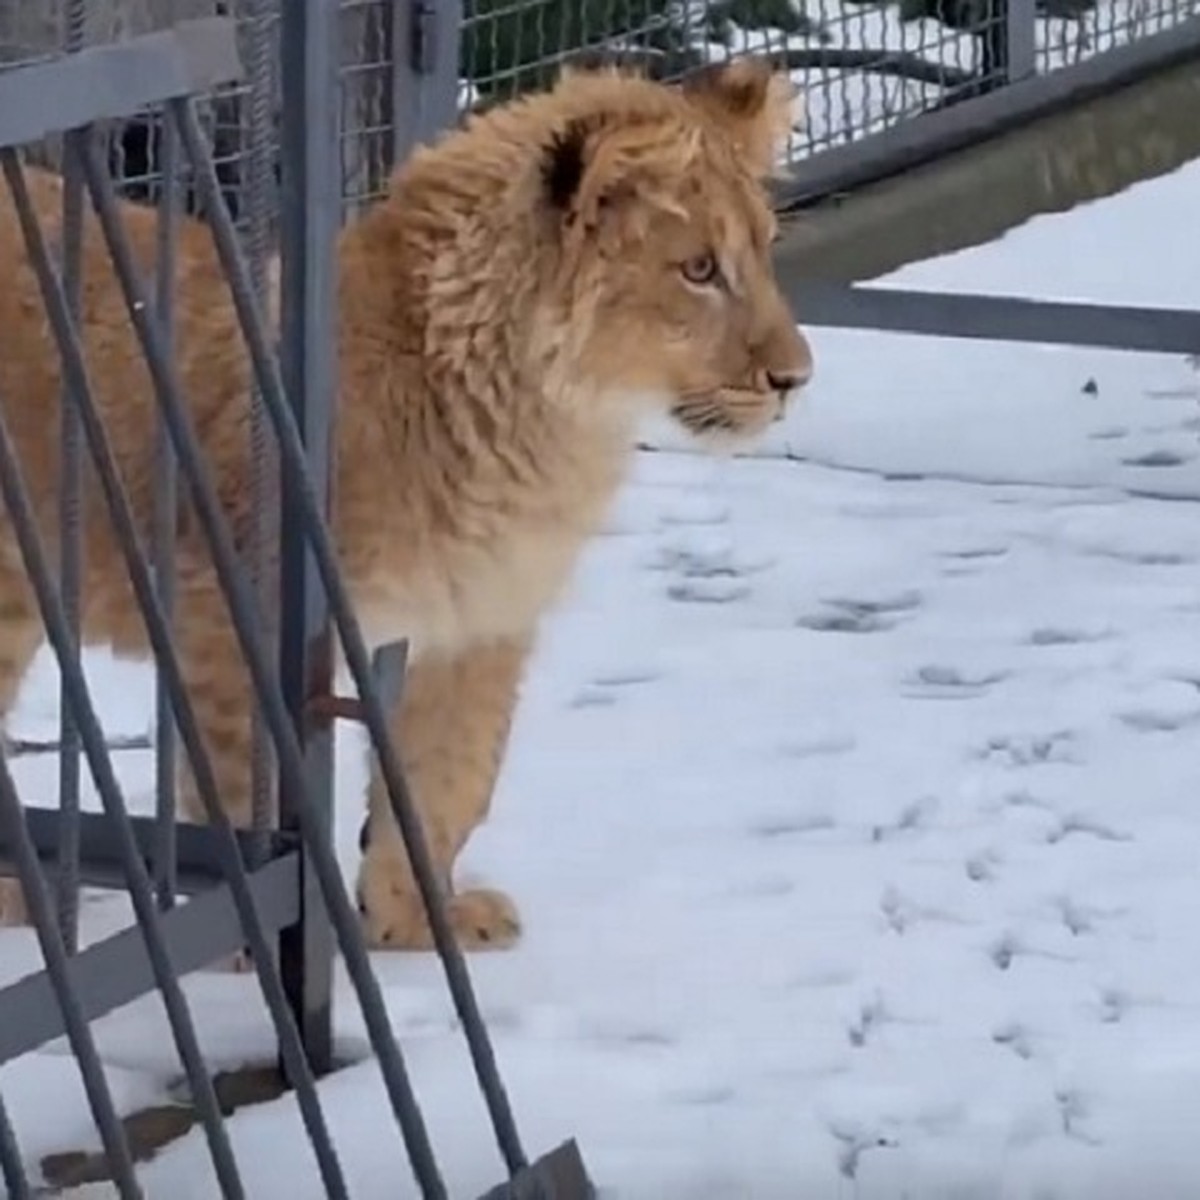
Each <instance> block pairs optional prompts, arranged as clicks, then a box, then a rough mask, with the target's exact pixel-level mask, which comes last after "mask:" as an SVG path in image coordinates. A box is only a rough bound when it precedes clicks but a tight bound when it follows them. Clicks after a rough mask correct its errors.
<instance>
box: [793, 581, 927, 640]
mask: <svg viewBox="0 0 1200 1200" xmlns="http://www.w3.org/2000/svg"><path fill="white" fill-rule="evenodd" d="M822 603H823V604H824V605H825V606H826V607H825V610H824V611H820V612H815V613H810V614H807V615H805V616H801V617H797V618H796V625H797V626H798V627H800V628H801V629H811V630H814V631H816V632H819V633H879V632H883V631H886V630H889V629H894V628H895V627H896V625H898V624H899V623H900V621H901V620H902V619H904V618H905V617H906V616H909V615H911V614H912V613H913V612H915V611H916V610H917V609H918V608H920V607H921V603H922V597H921V593H920V592H916V591H906V592H900V593H897V594H896V595H893V596H883V597H880V598H878V599H873V600H871V599H854V598H851V597H830V598H829V599H827V600H824V601H822Z"/></svg>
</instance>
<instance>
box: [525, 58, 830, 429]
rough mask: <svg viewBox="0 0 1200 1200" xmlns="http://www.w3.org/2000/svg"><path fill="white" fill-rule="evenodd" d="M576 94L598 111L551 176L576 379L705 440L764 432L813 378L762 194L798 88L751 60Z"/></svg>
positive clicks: (556, 158)
mask: <svg viewBox="0 0 1200 1200" xmlns="http://www.w3.org/2000/svg"><path fill="white" fill-rule="evenodd" d="M568 85H574V86H575V87H576V88H578V89H580V90H581V91H582V90H583V89H585V88H589V87H590V88H591V89H592V92H593V93H594V98H595V102H596V111H595V113H594V114H591V115H587V116H582V117H578V118H576V119H575V120H574V121H573V122H572V123H571V124H570V125H569V126H568V128H567V129H566V130H565V131H564V132H563V134H562V135H561V137H560V139H559V140H558V141H557V142H556V143H555V145H554V146H553V147H552V148H551V152H550V153H551V158H550V162H549V164H548V170H547V185H548V188H549V190H550V195H551V198H552V200H553V201H554V204H555V206H556V208H557V210H558V212H559V213H560V214H561V216H560V219H561V221H562V231H563V232H562V239H563V256H562V266H563V272H562V276H563V278H562V286H563V289H564V293H565V308H566V315H567V320H568V322H569V323H570V325H571V327H572V328H573V329H575V330H583V331H584V332H583V333H582V334H576V336H578V337H581V338H582V339H583V341H582V344H581V345H580V347H579V351H578V364H579V367H580V369H581V370H582V371H583V372H584V373H585V375H586V376H587V377H588V378H589V379H591V380H594V381H596V382H598V383H600V384H601V388H602V390H603V391H610V392H620V393H626V394H628V393H631V392H632V393H636V394H649V395H653V396H656V397H662V398H664V400H665V404H666V405H667V407H668V409H669V411H670V413H671V414H672V415H673V416H674V417H675V418H676V419H677V420H678V421H679V422H680V423H681V424H682V425H684V427H685V428H687V429H688V430H690V431H691V432H692V433H694V434H697V435H701V436H705V435H710V436H711V435H715V436H720V435H726V436H728V435H733V436H739V437H745V436H750V435H753V434H755V433H758V432H760V431H761V430H762V429H763V428H764V427H765V426H767V425H768V424H769V423H770V422H771V421H773V420H776V419H777V418H778V417H780V416H781V415H782V413H783V411H784V408H785V405H786V403H787V401H788V399H789V397H790V396H791V394H792V393H793V392H794V391H795V390H796V389H798V388H800V387H802V386H803V385H804V384H805V383H806V382H807V381H808V379H809V377H810V375H811V374H812V354H811V351H810V350H809V346H808V343H807V342H806V340H805V339H804V337H803V336H802V335H801V333H800V332H799V331H798V330H797V328H796V324H795V320H794V318H793V317H792V314H791V313H790V312H789V311H788V307H787V305H786V303H785V302H784V300H783V297H782V296H781V295H780V292H779V289H778V287H777V285H776V282H775V278H774V274H773V270H772V264H771V242H772V239H773V236H774V232H775V221H774V216H773V214H772V212H771V210H770V207H769V205H768V203H767V197H766V194H765V192H764V189H763V187H762V179H763V177H764V176H765V175H766V174H767V172H768V171H769V170H770V169H771V166H772V163H773V159H774V152H775V139H776V137H777V136H778V134H779V132H780V130H781V129H782V130H784V131H786V128H787V122H788V121H789V114H788V112H787V104H788V102H789V101H790V98H791V88H790V84H788V83H786V82H784V81H783V80H781V79H779V78H777V77H774V76H772V74H771V73H770V71H769V70H768V69H767V68H766V66H765V64H762V63H759V62H756V61H753V60H740V61H738V62H735V63H732V64H730V65H728V66H726V67H722V68H716V69H710V70H709V71H708V72H705V73H704V74H702V75H700V76H698V77H696V78H695V79H694V80H692V81H690V82H689V83H688V84H686V85H685V86H684V88H683V89H674V88H667V87H664V86H662V85H657V84H651V83H649V82H646V81H642V80H632V79H628V78H626V79H624V80H620V79H619V78H618V77H615V76H612V75H608V76H605V75H599V76H591V77H587V76H573V77H568V80H567V81H566V82H564V84H562V85H560V87H567V86H568ZM606 89H607V91H606ZM622 89H627V91H626V92H625V94H624V96H623V94H622ZM625 96H627V97H628V99H627V102H626V103H625V105H624V106H622V104H621V101H622V100H623V99H624V98H625Z"/></svg>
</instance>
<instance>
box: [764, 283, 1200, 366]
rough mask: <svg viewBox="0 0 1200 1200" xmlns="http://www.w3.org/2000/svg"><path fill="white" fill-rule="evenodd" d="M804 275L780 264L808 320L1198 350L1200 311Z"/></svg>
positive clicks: (1161, 350) (787, 289) (1158, 350)
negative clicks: (830, 280)
mask: <svg viewBox="0 0 1200 1200" xmlns="http://www.w3.org/2000/svg"><path fill="white" fill-rule="evenodd" d="M800 274H801V267H800V265H799V264H797V265H795V266H793V265H791V264H789V263H786V262H784V263H781V264H780V266H779V281H780V285H781V287H782V288H783V291H784V294H785V295H786V296H787V298H788V301H789V303H790V304H791V305H792V306H793V308H794V310H795V312H796V314H797V319H798V320H800V321H802V322H803V323H804V324H806V325H818V326H819V325H825V326H836V327H838V328H843V329H880V330H887V331H889V332H892V333H921V334H930V335H932V336H935V337H953V338H979V339H983V340H991V341H1001V342H1036V343H1040V344H1042V345H1047V346H1096V347H1101V348H1105V349H1110V350H1134V351H1143V352H1146V353H1151V354H1195V353H1197V351H1200V310H1196V311H1191V310H1187V309H1175V308H1132V307H1121V306H1116V305H1104V304H1075V303H1068V302H1066V301H1057V300H1023V299H1019V298H1017V297H1014V296H979V295H973V294H970V293H963V292H920V291H912V290H910V289H904V288H885V287H862V286H851V285H849V284H842V283H827V282H824V281H820V282H818V281H815V280H807V279H803V278H800V277H799V276H800Z"/></svg>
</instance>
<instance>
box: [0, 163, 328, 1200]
mask: <svg viewBox="0 0 1200 1200" xmlns="http://www.w3.org/2000/svg"><path fill="white" fill-rule="evenodd" d="M88 151H89V152H88V154H87V155H86V156H85V158H84V164H83V165H84V172H85V177H86V178H87V181H88V189H89V191H90V192H91V193H92V196H93V202H96V201H95V198H96V191H97V183H96V181H97V179H99V180H100V181H102V184H103V185H107V186H108V188H109V191H108V192H107V193H106V196H107V199H108V200H109V202H110V204H114V203H115V200H114V198H113V195H112V191H111V182H110V181H109V180H108V178H107V175H105V173H104V170H103V167H102V165H101V163H100V161H99V155H98V150H97V148H96V146H95V144H94V143H91V144H89V147H88ZM5 170H6V172H7V173H8V174H9V178H10V181H13V180H15V184H14V185H13V187H12V190H13V197H14V203H15V205H16V208H17V213H18V217H19V219H20V221H21V225H22V230H23V233H24V236H25V240H26V245H27V247H28V250H29V257H30V260H31V262H32V264H33V266H34V269H35V271H36V273H37V275H38V282H39V285H40V287H41V289H42V296H43V300H44V302H45V305H46V310H47V315H48V316H49V317H50V320H51V324H52V327H53V328H54V330H55V335H56V339H57V341H58V343H59V351H60V356H61V358H62V362H63V369H64V372H65V373H67V374H68V375H69V376H70V382H71V383H72V385H73V386H72V389H71V392H70V395H71V396H72V397H73V398H74V399H75V400H76V402H77V403H78V406H79V411H80V416H81V418H82V423H83V429H84V434H85V436H86V438H87V441H88V446H89V449H90V450H91V452H92V460H93V464H94V466H95V468H96V474H97V477H98V479H99V482H100V485H101V488H102V490H103V492H104V497H105V500H106V502H107V504H108V508H109V512H110V515H111V516H112V519H113V527H114V532H115V533H116V535H117V541H118V544H119V546H120V548H121V551H122V554H123V555H124V557H125V562H126V567H127V569H128V571H129V575H130V580H131V582H132V584H133V588H134V595H135V597H136V599H137V602H138V605H139V607H140V609H141V612H142V616H143V617H144V618H145V622H146V630H147V634H148V636H149V639H150V645H151V649H152V650H153V652H154V656H155V660H156V661H157V663H158V664H159V666H160V667H161V668H162V671H163V678H164V681H165V682H166V684H167V686H168V690H169V692H170V695H171V698H172V702H173V704H174V716H175V721H176V724H177V725H178V728H179V732H180V736H181V738H182V741H183V744H184V748H185V749H186V751H187V754H188V759H189V761H190V763H191V767H192V772H193V775H194V777H195V780H196V789H197V792H198V793H199V796H200V800H201V803H202V804H203V806H204V809H205V813H206V815H207V817H208V819H209V822H210V823H211V825H212V826H213V828H214V831H215V832H216V833H217V834H218V835H219V836H218V840H217V846H218V850H219V852H220V857H221V860H222V865H223V867H224V869H225V874H226V877H227V879H228V881H229V884H230V888H231V891H232V895H233V899H234V902H235V905H236V907H237V911H238V914H239V916H240V918H241V928H242V931H243V933H244V935H245V941H246V943H247V944H248V946H249V949H250V955H251V962H252V963H253V966H254V969H255V971H256V972H257V974H258V979H259V985H260V987H261V988H262V993H263V998H264V999H265V1001H266V1003H267V1008H268V1010H269V1011H270V1013H271V1017H272V1019H273V1021H274V1023H275V1028H276V1032H277V1034H278V1036H279V1045H280V1054H281V1057H282V1058H283V1061H284V1063H285V1064H286V1067H287V1070H288V1075H289V1078H290V1079H291V1081H292V1084H293V1086H294V1088H295V1090H296V1097H297V1103H298V1106H299V1108H300V1113H301V1117H302V1119H303V1121H304V1124H305V1128H306V1130H307V1132H308V1135H309V1141H310V1144H311V1145H312V1147H313V1153H314V1155H315V1156H316V1159H317V1165H318V1168H319V1170H320V1173H321V1178H322V1180H323V1182H324V1184H325V1188H326V1194H327V1195H328V1196H330V1197H332V1198H333V1200H340V1198H341V1197H343V1196H345V1195H346V1189H345V1181H344V1179H343V1178H342V1174H341V1169H340V1167H339V1165H338V1162H337V1157H336V1154H335V1152H334V1149H333V1144H332V1141H331V1139H330V1137H329V1131H328V1128H327V1127H326V1125H325V1120H324V1115H323V1113H322V1111H321V1106H320V1102H319V1100H318V1097H317V1091H316V1083H315V1080H314V1079H313V1077H312V1073H311V1072H310V1071H309V1070H308V1068H307V1063H306V1062H305V1057H304V1048H303V1045H302V1044H301V1041H300V1035H299V1030H298V1029H297V1027H296V1024H295V1022H294V1020H293V1018H292V1014H291V1010H290V1008H289V1007H288V1003H287V997H286V995H285V993H284V989H283V984H282V981H281V979H280V978H279V975H278V974H277V972H276V969H275V964H274V959H273V957H272V955H271V952H270V951H271V947H270V943H269V942H268V940H267V935H266V930H265V929H264V927H263V924H262V922H261V921H260V919H259V915H258V912H257V910H256V909H255V906H254V899H253V896H252V894H251V891H250V886H249V881H248V877H247V875H246V871H245V868H244V866H243V864H242V860H241V857H240V855H239V854H238V847H237V843H236V841H235V840H234V835H233V830H232V827H231V825H230V823H229V819H228V817H227V816H226V814H225V813H224V811H223V810H222V808H221V803H220V798H219V795H218V792H217V784H216V778H215V776H214V774H213V770H212V763H211V761H210V759H209V757H208V755H207V753H206V752H205V748H204V744H203V741H202V739H201V737H200V731H199V727H198V725H197V723H196V719H195V713H194V712H193V710H192V706H191V703H190V700H189V698H188V695H187V689H186V684H185V681H184V678H183V672H182V670H181V668H180V665H179V659H178V656H177V654H176V652H175V647H174V644H173V643H172V640H171V634H170V629H169V627H168V625H167V622H166V620H165V619H164V617H163V614H162V611H161V609H160V607H159V604H158V597H157V594H156V592H155V587H154V583H153V579H152V577H151V573H150V569H149V566H148V564H147V561H146V558H145V555H144V554H143V553H142V550H141V546H140V544H139V541H138V532H137V528H136V525H135V523H134V520H133V514H132V512H131V510H130V507H129V502H128V499H127V498H126V496H125V492H124V488H123V485H122V483H121V480H120V475H119V473H118V470H117V467H116V462H115V460H114V458H113V456H112V451H111V449H110V448H109V445H108V441H107V438H106V436H105V433H104V427H103V425H102V424H101V422H100V418H99V415H98V413H97V411H96V406H95V403H94V400H93V398H92V395H91V391H90V388H89V387H88V380H87V371H86V367H85V365H84V360H83V352H82V348H81V345H80V342H79V338H78V335H77V333H76V332H75V330H74V329H73V328H72V326H71V324H70V321H69V319H68V315H67V312H66V307H65V302H64V298H63V295H62V292H61V289H60V288H59V286H58V283H57V281H56V280H55V278H54V274H53V271H52V268H51V263H50V256H49V254H48V252H47V250H46V246H45V241H44V239H43V238H42V236H41V231H40V229H39V227H38V224H37V220H36V216H35V214H34V213H33V210H32V207H31V205H30V201H29V195H28V192H27V191H26V189H25V186H24V177H23V175H22V174H21V171H20V168H19V166H18V165H17V164H16V162H15V161H14V159H13V156H12V153H11V152H5ZM105 212H106V214H107V216H108V217H109V222H108V224H106V225H105V227H104V233H105V239H106V241H107V243H108V245H109V250H110V254H113V255H114V256H116V255H120V257H121V264H122V266H123V267H124V270H125V272H126V277H125V279H124V280H123V282H127V281H128V279H130V278H133V279H136V266H135V264H134V263H133V262H132V257H131V254H130V250H129V245H128V243H127V242H126V241H124V240H123V239H122V236H121V233H122V231H121V229H120V227H119V221H118V223H117V227H116V228H115V229H114V228H113V227H112V221H111V218H112V215H113V213H112V210H111V209H107V210H105ZM138 305H139V307H136V308H132V310H131V316H133V318H134V320H135V323H136V322H137V321H138V320H141V321H142V322H144V321H145V320H146V319H147V318H146V313H147V311H148V308H147V305H146V301H145V299H144V298H143V297H141V296H140V295H139V300H138ZM153 328H154V329H155V332H156V333H157V332H158V327H157V326H153ZM155 345H156V349H158V352H159V353H160V354H161V353H162V351H161V347H159V345H158V343H155ZM166 361H167V362H170V361H171V360H170V359H167V360H166ZM0 427H2V421H0ZM172 432H173V433H174V432H175V430H174V429H173V430H172ZM185 432H186V431H185ZM188 448H189V449H190V450H194V449H195V446H194V443H189V445H188ZM17 515H18V514H14V521H15V520H16V518H17ZM34 544H35V546H36V538H35V543H34ZM47 625H49V620H48V619H47ZM75 674H76V675H77V676H78V677H79V678H82V672H80V671H79V670H78V668H76V671H75ZM83 698H84V701H87V700H88V696H87V691H86V686H85V687H84V690H83ZM88 712H89V713H90V710H88ZM90 719H91V718H90V716H89V720H90ZM93 723H94V721H93ZM88 728H89V730H90V728H91V726H89V727H88ZM81 732H84V731H82V730H81ZM93 746H94V743H92V742H88V741H86V740H85V748H86V749H88V752H89V761H91V758H90V755H91V753H92V749H93ZM93 774H94V776H95V778H96V784H97V787H98V788H99V789H100V791H101V797H102V799H103V800H104V801H105V803H106V805H107V803H108V800H109V797H108V794H107V793H106V792H105V790H104V787H103V783H104V780H102V778H101V776H100V775H99V774H98V773H97V772H96V768H95V766H94V765H93ZM119 798H120V797H119V793H118V799H119ZM114 828H115V832H116V833H117V834H118V835H119V836H118V838H117V842H118V848H119V849H120V850H121V853H122V861H123V865H125V866H126V876H127V887H128V890H130V891H131V892H132V895H133V900H134V906H135V911H136V912H137V915H138V918H139V922H140V923H141V925H142V933H143V937H144V939H145V943H146V947H147V951H148V953H149V955H150V960H151V966H152V967H154V969H155V977H156V979H159V986H160V989H161V990H162V991H163V993H164V1000H165V1001H166V1004H167V1014H168V1017H173V1016H174V1013H173V1009H172V997H171V996H170V995H168V994H167V990H166V989H165V988H163V985H162V983H161V978H160V975H159V963H158V961H157V960H156V954H157V953H158V950H157V945H158V943H157V941H156V938H155V937H154V934H155V930H156V926H155V925H154V922H155V920H156V917H157V914H156V912H155V908H154V902H153V897H152V896H151V895H150V893H149V889H148V883H147V885H146V887H147V891H146V893H145V895H144V896H143V894H142V892H141V888H142V887H143V880H145V879H147V876H146V873H145V871H144V869H143V871H142V873H141V875H140V876H138V872H137V869H136V868H137V865H138V864H137V862H136V860H131V859H130V857H129V854H128V847H127V842H128V840H129V838H130V836H131V830H130V823H129V821H128V818H127V817H126V820H125V822H124V824H123V825H122V824H121V823H120V822H116V823H115V826H114ZM331 857H332V852H331ZM334 870H335V871H336V860H334ZM147 914H148V916H147ZM148 926H149V927H148ZM174 978H175V977H173V976H172V979H174ZM172 1031H173V1032H175V1033H176V1034H177V1035H178V1034H179V1033H180V1032H181V1031H180V1030H179V1029H178V1026H177V1024H176V1022H175V1021H174V1020H172ZM182 1032H186V1030H184V1031H182ZM176 1040H177V1044H178V1042H179V1037H178V1036H177V1039H176ZM180 1053H181V1057H182V1058H183V1061H184V1065H185V1068H187V1073H188V1077H189V1079H190V1080H191V1082H192V1086H193V1089H194V1090H195V1091H196V1106H197V1109H198V1111H199V1114H200V1117H201V1120H202V1122H203V1123H204V1128H205V1132H206V1134H207V1135H208V1138H209V1144H210V1148H212V1149H213V1161H214V1165H215V1166H216V1167H217V1172H218V1176H219V1177H221V1182H222V1185H223V1186H224V1185H225V1182H226V1179H227V1172H223V1171H222V1164H221V1161H220V1160H219V1158H218V1151H219V1149H220V1146H219V1145H214V1142H215V1141H217V1140H218V1139H219V1137H220V1136H221V1135H223V1134H224V1128H223V1126H222V1125H221V1124H220V1117H219V1115H218V1117H217V1121H216V1125H215V1128H214V1126H213V1122H212V1118H211V1103H210V1099H209V1096H210V1094H211V1081H210V1080H209V1079H208V1078H207V1076H206V1075H201V1076H200V1078H199V1079H197V1076H196V1073H195V1071H194V1070H193V1069H192V1063H191V1062H190V1061H189V1059H188V1057H187V1056H185V1055H184V1052H183V1048H181V1051H180ZM235 1181H236V1176H235ZM238 1186H240V1183H239V1184H238ZM227 1194H228V1192H227ZM234 1194H235V1195H236V1194H237V1192H236V1191H235V1192H234Z"/></svg>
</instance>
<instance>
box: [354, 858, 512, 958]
mask: <svg viewBox="0 0 1200 1200" xmlns="http://www.w3.org/2000/svg"><path fill="white" fill-rule="evenodd" d="M396 874H397V875H399V878H397V877H396V875H393V873H392V872H390V871H389V870H388V868H387V866H386V864H377V865H370V866H364V869H363V873H362V876H361V877H360V879H359V885H358V894H359V908H360V909H361V910H362V920H363V933H364V934H365V936H366V939H367V944H368V945H369V946H371V947H372V948H373V949H376V950H430V949H432V948H433V936H432V934H431V933H430V929H429V923H428V921H427V920H426V919H425V906H424V905H423V904H422V903H421V897H420V896H419V895H418V894H417V892H416V891H415V890H413V886H412V882H411V877H410V876H409V875H408V873H407V871H400V872H397V873H396ZM446 915H447V916H448V917H449V918H450V928H451V929H452V930H453V931H454V936H455V939H456V940H457V942H458V944H459V945H460V946H461V947H462V948H463V949H464V950H507V949H509V948H510V947H511V946H513V945H515V944H516V942H517V940H518V939H519V938H520V936H521V918H520V915H519V914H518V913H517V906H516V905H515V904H514V903H513V902H512V900H511V899H509V897H508V896H506V895H505V894H504V893H503V892H498V891H494V890H492V889H490V888H473V889H471V890H469V891H465V892H458V893H455V894H453V895H451V896H449V897H448V898H447V901H446Z"/></svg>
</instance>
